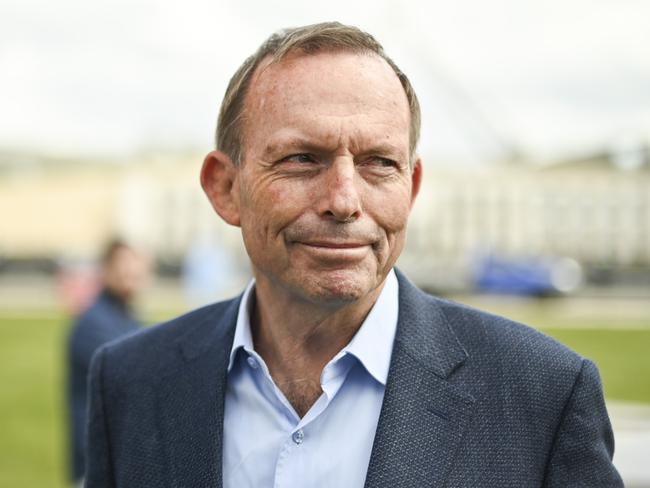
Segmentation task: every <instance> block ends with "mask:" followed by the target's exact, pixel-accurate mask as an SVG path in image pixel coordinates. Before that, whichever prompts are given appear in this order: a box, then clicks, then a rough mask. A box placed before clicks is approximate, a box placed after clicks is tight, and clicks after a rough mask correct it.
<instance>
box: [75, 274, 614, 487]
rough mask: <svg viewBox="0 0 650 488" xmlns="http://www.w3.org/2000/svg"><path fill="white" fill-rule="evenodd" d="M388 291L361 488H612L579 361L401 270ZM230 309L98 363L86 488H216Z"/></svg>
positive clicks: (597, 410) (598, 391)
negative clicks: (388, 347)
mask: <svg viewBox="0 0 650 488" xmlns="http://www.w3.org/2000/svg"><path fill="white" fill-rule="evenodd" d="M398 280H399V286H400V292H399V319H398V328H397V335H396V339H395V344H394V348H393V353H392V357H391V365H390V370H389V373H388V380H387V385H386V393H385V397H384V402H383V405H382V409H381V414H380V417H379V423H378V426H377V433H376V437H375V441H374V445H373V448H372V453H371V458H370V464H369V466H368V473H367V478H366V483H365V486H366V487H367V488H380V487H381V488H396V487H417V488H423V487H446V488H452V487H468V488H469V487H471V488H476V487H495V488H496V487H498V488H504V487H517V488H522V487H558V488H559V487H562V488H567V487H589V488H597V487H607V488H613V487H621V486H623V483H622V481H621V479H620V477H619V475H618V473H617V472H616V469H615V468H614V466H613V465H612V462H611V459H612V454H613V449H614V439H613V436H612V430H611V426H610V423H609V419H608V416H607V412H606V409H605V404H604V401H603V394H602V388H601V384H600V380H599V376H598V372H597V369H596V367H595V366H594V365H593V364H592V363H591V362H590V361H588V360H586V359H583V358H581V357H580V356H578V355H577V354H575V353H573V352H572V351H570V350H569V349H567V348H566V347H564V346H562V345H561V344H559V343H557V342H556V341H554V340H553V339H550V338H548V337H546V336H544V335H542V334H540V333H539V332H536V331H534V330H532V329H530V328H528V327H525V326H522V325H520V324H516V323H513V322H511V321H509V320H507V319H504V318H501V317H496V316H494V315H490V314H487V313H484V312H480V311H477V310H474V309H471V308H468V307H465V306H462V305H458V304H455V303H451V302H448V301H445V300H441V299H438V298H434V297H431V296H429V295H426V294H425V293H423V292H421V291H420V290H418V289H417V288H416V287H415V286H413V285H412V284H411V283H410V282H409V281H408V280H407V279H406V278H405V277H404V276H403V275H402V274H400V273H398ZM238 304H239V299H236V300H231V301H227V302H222V303H217V304H215V305H211V306H208V307H205V308H202V309H200V310H197V311H195V312H192V313H190V314H187V315H185V316H183V317H180V318H177V319H175V320H172V321H171V322H168V323H166V324H163V325H159V326H156V327H154V328H151V329H149V330H146V331H143V332H141V333H138V334H136V335H134V336H131V337H129V338H128V339H126V340H122V341H119V342H117V343H113V344H110V345H108V346H106V347H103V348H102V349H101V350H100V351H99V353H98V354H96V355H95V357H94V360H93V365H92V367H91V377H90V383H91V390H92V391H91V409H90V424H89V438H88V444H89V451H88V471H87V486H88V487H89V488H100V487H101V488H103V487H138V488H141V487H156V488H162V487H188V488H203V487H205V488H207V487H213V488H217V487H221V485H222V472H221V469H222V459H221V458H222V440H223V410H224V397H225V391H226V368H227V365H228V358H229V353H230V348H231V344H232V340H233V332H234V328H235V321H236V318H237V310H238ZM299 485H300V481H299V480H296V486H299ZM260 488H263V487H260ZM264 488H265V487H264Z"/></svg>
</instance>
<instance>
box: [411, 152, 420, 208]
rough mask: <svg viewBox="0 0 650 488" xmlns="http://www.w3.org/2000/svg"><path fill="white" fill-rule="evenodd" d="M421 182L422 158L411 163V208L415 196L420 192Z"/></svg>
mask: <svg viewBox="0 0 650 488" xmlns="http://www.w3.org/2000/svg"><path fill="white" fill-rule="evenodd" d="M421 183H422V160H421V159H420V158H418V159H417V161H416V162H415V164H414V165H413V171H412V172H411V208H413V204H414V203H415V197H417V196H418V193H420V185H421Z"/></svg>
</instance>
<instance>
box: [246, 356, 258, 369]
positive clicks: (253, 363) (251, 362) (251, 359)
mask: <svg viewBox="0 0 650 488" xmlns="http://www.w3.org/2000/svg"><path fill="white" fill-rule="evenodd" d="M246 361H247V362H248V365H249V366H250V367H251V368H253V369H257V366H258V365H257V361H255V358H254V357H251V356H248V359H246Z"/></svg>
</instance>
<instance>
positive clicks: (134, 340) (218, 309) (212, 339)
mask: <svg viewBox="0 0 650 488" xmlns="http://www.w3.org/2000/svg"><path fill="white" fill-rule="evenodd" d="M240 299H241V297H238V298H235V299H231V300H227V301H223V302H219V303H214V304H212V305H208V306H205V307H202V308H199V309H197V310H194V311H192V312H189V313H187V314H184V315H181V316H180V317H176V318H174V319H172V320H169V321H167V322H163V323H160V324H157V325H153V326H151V327H146V328H143V329H141V330H139V331H137V332H135V333H134V334H131V335H129V336H126V337H124V338H120V339H117V340H115V341H112V342H109V343H108V344H106V345H104V346H102V347H101V348H100V349H99V350H98V351H97V353H96V354H95V356H99V355H102V356H103V358H102V363H103V367H104V368H108V369H110V371H108V372H105V374H106V375H107V377H110V378H111V379H112V380H114V382H115V383H116V384H118V383H121V384H124V382H127V383H128V382H131V381H136V382H137V381H140V379H141V378H159V377H161V376H165V374H166V372H167V371H168V370H170V369H174V368H176V367H177V365H178V363H179V361H180V360H184V359H188V358H191V357H193V356H195V355H197V354H200V353H201V352H202V351H203V350H205V349H207V348H209V347H211V346H213V345H215V343H216V344H217V345H222V346H224V347H225V346H226V343H228V340H229V339H228V336H229V332H231V329H232V330H234V326H235V321H236V319H237V310H238V307H239V301H240ZM228 346H230V344H228ZM183 356H185V357H183Z"/></svg>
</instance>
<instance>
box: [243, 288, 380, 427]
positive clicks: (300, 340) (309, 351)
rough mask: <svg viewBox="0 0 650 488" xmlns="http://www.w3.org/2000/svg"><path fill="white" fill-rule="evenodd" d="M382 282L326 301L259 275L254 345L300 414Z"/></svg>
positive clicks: (377, 294)
mask: <svg viewBox="0 0 650 488" xmlns="http://www.w3.org/2000/svg"><path fill="white" fill-rule="evenodd" d="M382 287H383V284H382V285H381V286H379V287H377V289H375V290H373V291H372V292H371V293H369V294H368V295H366V296H364V297H362V298H360V299H359V300H356V301H352V302H341V303H337V304H332V303H327V304H321V303H315V302H313V301H309V300H305V299H304V298H300V297H297V296H295V295H294V294H291V293H290V292H288V291H287V290H285V289H283V288H282V287H280V286H277V285H276V284H275V283H270V282H269V281H267V280H266V279H265V278H264V277H257V279H256V285H255V307H254V309H253V312H252V314H251V332H252V334H253V341H254V345H255V350H256V351H257V352H258V354H260V356H262V358H264V361H265V363H266V364H267V366H268V368H269V372H270V373H271V376H272V377H273V380H274V381H275V383H276V384H277V385H278V387H279V388H280V389H281V390H282V391H283V393H284V394H285V396H286V397H287V399H288V400H289V401H290V402H291V403H292V404H293V405H294V407H295V408H296V411H297V412H298V413H299V414H300V415H302V414H304V413H305V412H306V411H307V410H308V409H309V407H310V406H311V404H312V403H313V402H314V401H315V400H316V399H317V398H318V396H319V395H320V393H321V390H320V375H321V372H322V370H323V368H324V367H325V365H326V364H327V363H328V362H329V361H330V360H331V359H332V358H333V357H334V356H335V355H336V354H337V353H338V352H339V351H340V350H341V349H343V348H344V347H345V346H346V345H347V344H348V343H349V342H350V340H351V339H352V337H354V335H355V334H356V332H357V331H358V330H359V328H360V327H361V324H362V323H363V321H364V320H365V318H366V316H367V315H368V313H369V312H370V309H371V308H372V306H373V305H374V303H375V301H376V300H377V297H378V296H379V294H380V293H381V289H382ZM307 385H311V386H307ZM296 389H298V390H299V391H300V394H297V393H296ZM306 390H307V391H308V392H309V393H304V392H305V391H306ZM297 396H298V397H302V396H305V397H307V398H301V399H297ZM301 400H302V401H301Z"/></svg>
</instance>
